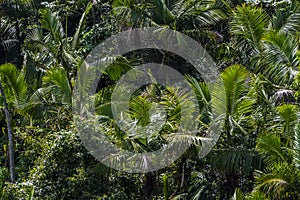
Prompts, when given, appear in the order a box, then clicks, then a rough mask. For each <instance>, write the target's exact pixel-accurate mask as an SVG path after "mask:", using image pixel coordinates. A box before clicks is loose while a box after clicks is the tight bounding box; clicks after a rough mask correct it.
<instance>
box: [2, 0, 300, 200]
mask: <svg viewBox="0 0 300 200" xmlns="http://www.w3.org/2000/svg"><path fill="white" fill-rule="evenodd" d="M138 27H163V28H169V29H173V30H176V31H179V32H181V33H184V34H186V35H188V36H190V37H191V38H193V39H194V40H196V41H197V42H199V43H200V44H201V45H202V47H203V48H205V50H206V51H207V52H208V53H209V54H210V55H211V56H212V58H213V59H214V61H215V63H216V65H217V67H218V69H219V71H220V76H219V80H220V83H221V84H220V85H219V87H218V88H216V90H211V89H210V86H209V84H208V83H205V82H202V79H201V77H200V78H199V76H197V75H196V74H195V70H194V69H193V68H192V67H191V66H189V64H188V63H185V62H184V61H183V60H182V59H181V58H179V56H176V55H172V54H171V53H170V52H164V51H157V50H153V49H144V50H140V51H136V52H133V53H130V54H128V55H123V56H124V57H119V58H117V59H116V60H115V62H114V64H113V65H112V66H110V67H109V68H108V70H107V71H106V72H105V73H104V76H102V77H101V80H100V82H99V84H98V87H97V93H96V94H95V107H96V109H95V112H96V113H97V114H98V115H99V116H102V117H103V118H102V120H101V121H100V122H101V127H102V128H103V130H105V132H106V134H107V136H108V137H109V139H110V140H112V141H113V142H114V143H115V144H116V145H118V146H119V147H121V148H122V149H126V150H129V151H132V152H146V151H153V150H157V149H159V148H160V147H161V146H162V145H163V144H164V143H166V141H167V138H168V137H170V135H172V133H174V132H176V131H177V130H178V127H179V122H180V119H181V115H180V110H181V109H187V112H191V113H192V112H193V108H192V107H191V106H189V100H188V99H185V98H183V99H182V100H180V101H179V100H178V99H177V98H176V93H177V92H178V91H176V88H172V87H166V88H163V87H160V86H156V85H147V86H145V87H143V88H140V89H139V90H138V91H136V93H135V94H134V96H133V97H132V99H131V101H130V113H129V115H130V117H131V118H132V119H136V121H137V124H139V125H142V126H146V125H147V124H148V123H149V122H150V121H151V116H150V115H149V114H148V112H149V110H150V107H151V102H156V103H159V104H160V105H163V106H165V107H166V108H167V109H166V115H167V120H166V125H165V126H163V128H162V131H161V132H159V133H158V134H150V135H135V136H134V135H129V134H126V133H124V132H123V131H121V130H120V129H119V128H118V126H117V122H116V120H115V119H114V118H113V116H112V113H111V110H110V108H111V105H110V100H111V95H112V91H113V89H114V87H115V84H116V81H117V80H118V79H119V78H120V77H121V75H122V74H124V73H125V72H126V71H128V70H129V69H131V68H132V67H134V66H137V65H140V64H142V63H147V62H150V61H153V62H156V63H163V64H166V65H168V66H171V67H173V68H175V69H177V70H178V71H180V72H181V73H182V74H183V75H185V77H186V80H187V83H188V84H189V85H190V86H191V88H193V89H194V92H195V94H196V95H197V100H198V103H199V110H200V112H201V113H200V116H198V117H197V119H198V120H199V127H197V130H196V131H197V135H195V136H190V137H188V138H181V137H176V139H177V140H178V142H180V140H181V139H185V140H188V142H189V143H190V144H191V145H190V148H189V149H188V150H187V151H186V152H185V153H184V154H183V156H181V157H180V158H179V159H178V160H176V161H175V162H174V163H172V164H171V165H170V166H168V167H166V168H163V169H160V170H158V171H155V172H151V173H150V172H149V173H146V174H130V173H125V172H120V171H117V170H114V169H111V168H108V167H107V166H105V165H103V164H102V163H101V162H99V161H97V160H96V159H95V158H94V157H93V156H92V155H91V154H90V153H89V152H88V151H87V149H86V148H85V147H84V146H83V144H82V143H81V141H80V138H79V136H78V134H77V129H76V127H75V125H74V122H73V115H72V90H73V88H74V82H75V79H76V75H77V70H78V69H80V66H81V64H82V63H83V60H84V59H85V57H86V56H87V55H88V53H89V52H90V51H91V50H92V49H94V48H95V47H96V46H97V45H98V44H99V43H100V42H102V41H104V40H105V39H107V38H109V37H110V36H111V35H114V34H116V33H118V32H121V31H124V30H129V29H130V28H138ZM299 33H300V3H299V2H298V1H297V0H282V1H280V0H255V1H254V0H253V1H251V0H248V1H244V0H147V1H144V0H110V1H105V0H94V1H92V2H90V1H88V0H78V1H70V0H66V1H63V0H51V1H39V0H0V92H1V98H0V124H1V132H0V199H26V200H29V199H105V200H126V199H161V200H176V199H186V200H198V199H199V200H201V199H203V200H215V199H216V200H223V199H228V200H229V199H232V200H244V199H245V200H264V199H266V200H267V199H268V200H299V199H300V109H299V103H300V100H299V95H300V89H299V88H300V73H299V70H300V35H299ZM216 97H223V98H217V99H216V101H212V99H214V98H216ZM179 102H180V103H179ZM189 109H190V110H189ZM212 109H224V110H226V116H224V118H223V120H224V126H223V127H222V133H221V136H220V138H219V140H218V142H217V144H216V145H215V146H214V148H213V150H212V151H211V152H210V153H209V154H208V155H207V156H206V157H204V158H199V156H198V152H199V148H201V140H200V139H199V138H201V136H203V135H202V134H203V132H205V131H206V130H207V125H208V124H209V122H210V121H211V120H212V119H211V110H212ZM198 132H199V133H198Z"/></svg>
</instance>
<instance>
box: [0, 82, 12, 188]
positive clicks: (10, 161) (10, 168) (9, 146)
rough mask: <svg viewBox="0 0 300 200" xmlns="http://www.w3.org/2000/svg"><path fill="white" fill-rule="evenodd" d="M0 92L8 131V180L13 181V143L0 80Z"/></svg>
mask: <svg viewBox="0 0 300 200" xmlns="http://www.w3.org/2000/svg"><path fill="white" fill-rule="evenodd" d="M0 92H1V95H2V99H3V105H4V112H5V118H6V124H7V132H8V151H9V153H8V154H9V173H10V182H12V183H14V182H15V158H14V145H13V134H12V129H11V126H10V124H11V123H10V114H9V110H8V107H7V103H6V98H5V94H4V91H3V87H2V83H1V81H0Z"/></svg>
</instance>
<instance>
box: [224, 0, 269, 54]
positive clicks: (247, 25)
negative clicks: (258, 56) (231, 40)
mask: <svg viewBox="0 0 300 200" xmlns="http://www.w3.org/2000/svg"><path fill="white" fill-rule="evenodd" d="M267 25H268V16H267V14H266V13H265V11H264V10H263V9H261V8H258V7H254V6H250V5H246V4H243V5H242V6H238V7H237V8H236V10H235V11H233V17H232V21H231V22H230V26H231V31H232V33H233V34H234V35H237V36H238V37H240V38H242V39H243V40H242V41H241V42H242V43H247V44H249V45H250V46H251V47H252V48H254V50H255V51H256V52H258V51H259V50H260V44H259V42H260V40H261V39H262V37H263V35H264V32H265V28H266V27H267ZM237 45H241V44H237Z"/></svg>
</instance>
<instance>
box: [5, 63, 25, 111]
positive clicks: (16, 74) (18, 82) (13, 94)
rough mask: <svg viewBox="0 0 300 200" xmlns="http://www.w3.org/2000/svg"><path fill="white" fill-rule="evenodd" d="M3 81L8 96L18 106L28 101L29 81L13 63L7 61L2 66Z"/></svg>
mask: <svg viewBox="0 0 300 200" xmlns="http://www.w3.org/2000/svg"><path fill="white" fill-rule="evenodd" d="M0 76H1V81H2V84H3V86H4V90H5V93H6V98H7V101H8V102H9V103H13V104H14V106H16V107H17V108H19V107H21V106H22V105H23V104H24V103H25V101H26V95H27V83H26V81H25V77H24V75H23V74H22V73H21V72H20V71H19V70H18V69H17V67H16V66H15V65H13V64H10V63H6V64H3V65H1V66H0Z"/></svg>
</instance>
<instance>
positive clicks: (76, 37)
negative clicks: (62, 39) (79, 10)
mask: <svg viewBox="0 0 300 200" xmlns="http://www.w3.org/2000/svg"><path fill="white" fill-rule="evenodd" d="M92 7H93V4H92V3H91V2H89V3H88V5H87V6H86V9H85V11H84V13H83V14H82V16H81V19H80V21H79V24H78V27H77V30H76V32H75V34H74V36H73V42H72V49H73V50H75V49H77V47H78V45H79V42H80V37H81V33H82V31H83V28H84V24H85V21H86V17H87V15H88V14H89V12H90V10H91V9H92Z"/></svg>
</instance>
